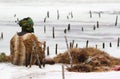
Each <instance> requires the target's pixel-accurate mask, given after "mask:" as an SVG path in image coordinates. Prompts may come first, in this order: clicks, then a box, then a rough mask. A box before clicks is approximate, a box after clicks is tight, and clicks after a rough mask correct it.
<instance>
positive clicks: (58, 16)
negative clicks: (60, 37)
mask: <svg viewBox="0 0 120 79" xmlns="http://www.w3.org/2000/svg"><path fill="white" fill-rule="evenodd" d="M59 18H60V15H59V10H57V19H58V20H59Z"/></svg>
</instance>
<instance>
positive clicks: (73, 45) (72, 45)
mask: <svg viewBox="0 0 120 79" xmlns="http://www.w3.org/2000/svg"><path fill="white" fill-rule="evenodd" d="M74 42H75V40H72V48H73V47H74Z"/></svg>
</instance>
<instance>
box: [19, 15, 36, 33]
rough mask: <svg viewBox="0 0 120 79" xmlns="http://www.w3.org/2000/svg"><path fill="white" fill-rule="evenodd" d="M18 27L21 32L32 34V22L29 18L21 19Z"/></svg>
mask: <svg viewBox="0 0 120 79" xmlns="http://www.w3.org/2000/svg"><path fill="white" fill-rule="evenodd" d="M19 25H20V27H22V31H23V32H29V33H30V32H34V28H33V25H34V22H33V20H32V19H31V18H30V17H27V18H23V19H22V20H20V21H19Z"/></svg>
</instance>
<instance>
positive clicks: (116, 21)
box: [115, 16, 118, 26]
mask: <svg viewBox="0 0 120 79" xmlns="http://www.w3.org/2000/svg"><path fill="white" fill-rule="evenodd" d="M117 23H118V16H116V20H115V26H117Z"/></svg>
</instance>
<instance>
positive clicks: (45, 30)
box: [44, 25, 46, 33]
mask: <svg viewBox="0 0 120 79" xmlns="http://www.w3.org/2000/svg"><path fill="white" fill-rule="evenodd" d="M44 33H46V25H44Z"/></svg>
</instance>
